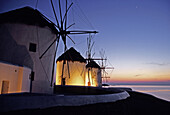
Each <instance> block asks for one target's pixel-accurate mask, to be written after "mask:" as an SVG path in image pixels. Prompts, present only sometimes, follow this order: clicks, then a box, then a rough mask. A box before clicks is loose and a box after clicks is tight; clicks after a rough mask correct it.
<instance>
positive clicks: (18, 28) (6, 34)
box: [0, 24, 56, 93]
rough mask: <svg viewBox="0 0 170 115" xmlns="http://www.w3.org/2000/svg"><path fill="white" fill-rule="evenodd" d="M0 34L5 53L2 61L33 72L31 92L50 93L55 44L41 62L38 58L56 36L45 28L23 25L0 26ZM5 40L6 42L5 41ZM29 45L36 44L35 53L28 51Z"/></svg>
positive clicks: (51, 90)
mask: <svg viewBox="0 0 170 115" xmlns="http://www.w3.org/2000/svg"><path fill="white" fill-rule="evenodd" d="M0 32H1V34H0V38H1V41H3V44H2V45H1V48H6V49H4V50H6V52H5V53H4V54H3V55H4V59H8V60H7V61H8V62H11V63H17V64H18V65H24V66H27V67H30V68H31V69H32V70H33V71H34V72H35V78H34V81H33V87H32V92H37V93H38V92H39V93H52V92H53V89H52V87H51V86H50V82H51V77H52V64H53V57H54V51H55V46H56V44H55V43H54V44H53V46H52V47H51V48H50V49H49V50H48V52H47V53H46V54H45V55H44V57H43V58H42V59H41V60H40V59H39V57H40V55H41V54H42V53H43V52H44V51H45V50H46V49H47V47H48V46H49V45H50V44H51V43H52V42H53V41H54V39H55V38H56V34H54V33H53V32H52V31H51V29H50V28H49V27H47V26H46V27H39V26H33V25H25V24H1V25H0ZM6 39H8V40H7V41H5V40H6ZM30 43H35V44H37V49H36V50H37V51H36V52H30V51H29V44H30ZM0 50H2V49H0ZM6 54H7V55H6Z"/></svg>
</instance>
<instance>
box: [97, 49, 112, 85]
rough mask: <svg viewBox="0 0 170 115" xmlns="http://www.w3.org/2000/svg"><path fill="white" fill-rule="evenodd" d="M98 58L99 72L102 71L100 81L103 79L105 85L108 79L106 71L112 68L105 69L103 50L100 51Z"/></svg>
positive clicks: (105, 59)
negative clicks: (99, 62)
mask: <svg viewBox="0 0 170 115" xmlns="http://www.w3.org/2000/svg"><path fill="white" fill-rule="evenodd" d="M100 56H101V61H102V63H101V70H102V79H103V82H104V81H105V83H107V79H108V78H110V77H109V76H107V75H108V73H107V71H106V69H114V67H106V66H107V65H106V61H107V58H106V57H105V51H104V50H101V51H100Z"/></svg>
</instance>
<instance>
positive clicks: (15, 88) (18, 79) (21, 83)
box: [0, 62, 31, 94]
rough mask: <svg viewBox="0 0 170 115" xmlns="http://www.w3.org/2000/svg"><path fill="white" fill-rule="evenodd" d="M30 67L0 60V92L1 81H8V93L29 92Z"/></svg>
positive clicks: (0, 87) (0, 88)
mask: <svg viewBox="0 0 170 115" xmlns="http://www.w3.org/2000/svg"><path fill="white" fill-rule="evenodd" d="M30 73H31V69H29V68H27V67H20V66H17V65H11V64H6V63H2V62H0V94H1V90H2V82H3V81H9V89H8V93H16V92H29V89H30V80H29V76H30Z"/></svg>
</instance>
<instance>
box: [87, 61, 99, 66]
mask: <svg viewBox="0 0 170 115" xmlns="http://www.w3.org/2000/svg"><path fill="white" fill-rule="evenodd" d="M88 67H92V68H100V66H99V65H98V64H97V63H96V62H95V61H93V60H91V61H90V62H89V63H88V64H87V65H86V68H88Z"/></svg>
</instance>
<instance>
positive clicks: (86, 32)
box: [67, 30, 98, 34]
mask: <svg viewBox="0 0 170 115" xmlns="http://www.w3.org/2000/svg"><path fill="white" fill-rule="evenodd" d="M67 33H68V34H89V33H94V34H96V33H98V32H97V31H80V30H72V31H67Z"/></svg>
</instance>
